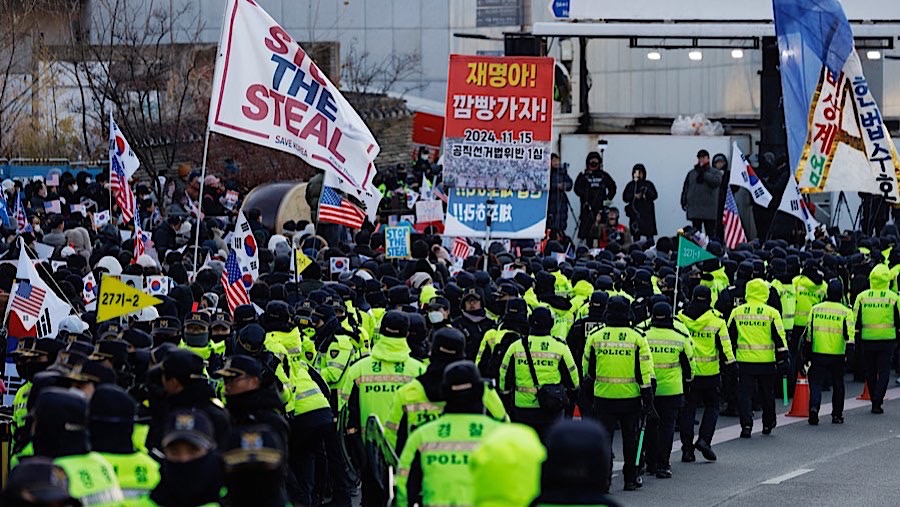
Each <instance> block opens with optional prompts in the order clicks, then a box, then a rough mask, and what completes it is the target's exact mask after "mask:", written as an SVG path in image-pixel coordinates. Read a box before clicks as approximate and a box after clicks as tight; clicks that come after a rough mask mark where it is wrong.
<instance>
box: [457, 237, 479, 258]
mask: <svg viewBox="0 0 900 507" xmlns="http://www.w3.org/2000/svg"><path fill="white" fill-rule="evenodd" d="M474 252H475V247H473V246H471V245H469V243H468V242H467V241H466V240H465V239H463V238H456V239H454V240H453V251H452V252H451V255H453V256H454V257H456V258H457V259H466V258H468V257H469V256H470V255H472V254H473V253H474Z"/></svg>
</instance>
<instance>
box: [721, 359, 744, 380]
mask: <svg viewBox="0 0 900 507" xmlns="http://www.w3.org/2000/svg"><path fill="white" fill-rule="evenodd" d="M725 372H726V373H727V374H728V375H731V376H732V377H737V376H738V375H739V374H740V373H741V371H740V368H739V367H738V364H737V361H732V362H730V363H725Z"/></svg>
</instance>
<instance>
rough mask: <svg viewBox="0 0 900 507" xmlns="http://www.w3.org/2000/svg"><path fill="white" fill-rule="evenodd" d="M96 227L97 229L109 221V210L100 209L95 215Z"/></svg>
mask: <svg viewBox="0 0 900 507" xmlns="http://www.w3.org/2000/svg"><path fill="white" fill-rule="evenodd" d="M93 219H94V227H96V228H97V229H99V228H101V227H103V226H104V225H106V224H108V223H109V210H104V211H98V212H96V213H94V215H93Z"/></svg>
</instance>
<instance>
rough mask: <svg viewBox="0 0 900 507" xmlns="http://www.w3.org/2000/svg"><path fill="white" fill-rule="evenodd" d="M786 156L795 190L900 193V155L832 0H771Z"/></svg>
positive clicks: (891, 198)
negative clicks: (785, 130) (899, 176)
mask: <svg viewBox="0 0 900 507" xmlns="http://www.w3.org/2000/svg"><path fill="white" fill-rule="evenodd" d="M772 3H773V7H774V12H775V34H776V35H777V36H778V49H779V54H780V60H781V87H782V90H783V92H784V119H785V127H786V129H787V138H788V139H787V142H788V156H789V160H790V163H791V168H792V169H794V170H795V175H794V176H795V178H796V180H797V183H798V186H799V188H800V189H801V191H803V192H830V191H853V192H865V193H868V194H874V195H879V196H882V197H884V199H885V200H887V201H888V202H891V203H896V202H898V200H900V196H898V192H897V175H900V160H898V156H897V151H896V149H895V148H894V142H893V140H892V139H891V135H890V132H889V131H888V128H887V127H886V126H885V125H884V121H883V119H882V116H881V112H880V111H879V109H878V104H876V103H875V99H874V98H873V96H872V92H871V90H870V88H869V84H868V82H867V81H866V77H865V76H864V75H863V71H862V63H861V62H860V60H859V55H858V54H857V53H856V49H855V47H854V43H853V32H852V30H851V28H850V23H849V22H848V21H847V16H846V15H845V14H844V10H843V8H842V7H841V4H840V2H839V1H838V0H773V2H772Z"/></svg>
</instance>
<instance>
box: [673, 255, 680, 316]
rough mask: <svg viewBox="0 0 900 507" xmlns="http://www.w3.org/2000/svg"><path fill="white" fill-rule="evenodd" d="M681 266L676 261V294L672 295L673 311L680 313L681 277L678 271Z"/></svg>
mask: <svg viewBox="0 0 900 507" xmlns="http://www.w3.org/2000/svg"><path fill="white" fill-rule="evenodd" d="M680 269H681V267H679V266H678V262H677V261H676V263H675V294H674V296H673V297H672V312H673V313H678V279H679V278H681V277H680V276H678V271H679V270H680Z"/></svg>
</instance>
